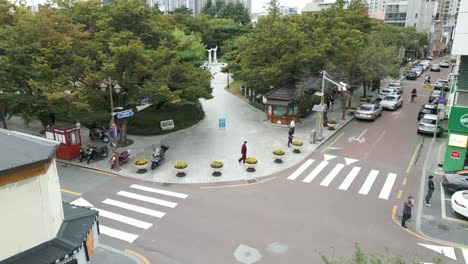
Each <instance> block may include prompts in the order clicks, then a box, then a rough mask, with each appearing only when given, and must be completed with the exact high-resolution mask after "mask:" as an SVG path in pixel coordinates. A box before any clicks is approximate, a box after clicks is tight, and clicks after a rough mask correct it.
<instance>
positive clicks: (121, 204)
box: [102, 199, 166, 218]
mask: <svg viewBox="0 0 468 264" xmlns="http://www.w3.org/2000/svg"><path fill="white" fill-rule="evenodd" d="M102 203H105V204H109V205H113V206H117V207H120V208H123V209H127V210H130V211H134V212H137V213H142V214H146V215H151V216H154V217H158V218H162V217H163V216H165V215H166V213H163V212H159V211H156V210H151V209H148V208H144V207H141V206H137V205H133V204H129V203H124V202H120V201H116V200H112V199H105V200H104V201H102Z"/></svg>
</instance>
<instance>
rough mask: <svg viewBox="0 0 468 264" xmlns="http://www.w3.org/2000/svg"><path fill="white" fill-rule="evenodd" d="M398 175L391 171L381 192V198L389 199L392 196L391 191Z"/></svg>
mask: <svg viewBox="0 0 468 264" xmlns="http://www.w3.org/2000/svg"><path fill="white" fill-rule="evenodd" d="M396 177H397V175H396V174H395V173H389V174H388V177H387V180H386V181H385V184H384V186H383V188H382V191H381V192H380V195H379V198H380V199H385V200H387V199H388V197H389V196H390V192H391V191H392V187H393V184H394V183H395V180H396Z"/></svg>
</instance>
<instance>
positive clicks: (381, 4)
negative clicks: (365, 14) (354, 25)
mask: <svg viewBox="0 0 468 264" xmlns="http://www.w3.org/2000/svg"><path fill="white" fill-rule="evenodd" d="M385 2H387V1H386V0H368V3H369V14H375V13H380V12H385Z"/></svg>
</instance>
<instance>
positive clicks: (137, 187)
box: [130, 184, 188, 199]
mask: <svg viewBox="0 0 468 264" xmlns="http://www.w3.org/2000/svg"><path fill="white" fill-rule="evenodd" d="M130 188H133V189H138V190H142V191H145V192H152V193H159V194H163V195H167V196H172V197H177V198H182V199H185V198H187V197H188V195H187V194H183V193H178V192H171V191H166V190H160V189H155V188H150V187H146V186H142V185H138V184H132V185H130Z"/></svg>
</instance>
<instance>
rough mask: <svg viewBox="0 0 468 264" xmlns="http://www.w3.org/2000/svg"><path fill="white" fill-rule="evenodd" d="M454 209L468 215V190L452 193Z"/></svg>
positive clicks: (465, 215)
mask: <svg viewBox="0 0 468 264" xmlns="http://www.w3.org/2000/svg"><path fill="white" fill-rule="evenodd" d="M451 201H452V209H453V211H455V212H457V213H459V214H461V215H463V216H464V217H468V192H467V191H459V192H456V193H454V194H453V195H452V199H451Z"/></svg>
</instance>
